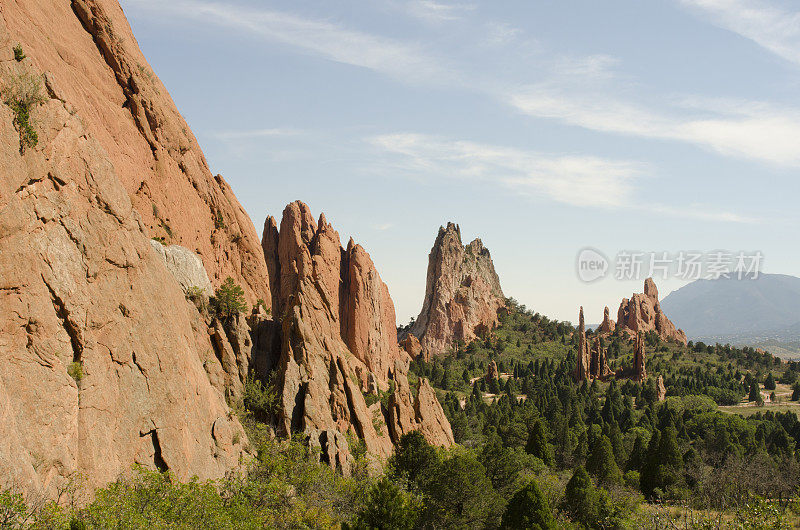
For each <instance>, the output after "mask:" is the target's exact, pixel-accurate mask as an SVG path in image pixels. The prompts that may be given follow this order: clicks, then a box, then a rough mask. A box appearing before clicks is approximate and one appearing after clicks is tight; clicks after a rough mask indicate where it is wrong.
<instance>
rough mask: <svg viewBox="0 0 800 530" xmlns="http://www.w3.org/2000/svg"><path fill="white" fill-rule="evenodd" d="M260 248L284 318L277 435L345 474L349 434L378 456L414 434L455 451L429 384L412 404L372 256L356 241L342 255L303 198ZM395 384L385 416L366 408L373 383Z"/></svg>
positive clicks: (269, 224) (271, 223)
mask: <svg viewBox="0 0 800 530" xmlns="http://www.w3.org/2000/svg"><path fill="white" fill-rule="evenodd" d="M262 247H263V251H264V256H265V258H266V263H267V270H268V271H269V274H270V280H271V281H270V284H271V285H272V304H273V309H274V311H275V312H276V314H279V315H281V318H282V333H281V339H280V340H281V349H280V358H279V360H278V361H277V367H276V370H277V374H278V378H277V381H278V386H279V390H280V394H281V404H282V408H283V418H282V420H281V425H280V430H281V431H282V432H284V433H289V432H297V431H300V432H305V433H307V434H308V435H309V436H310V438H311V440H312V443H313V444H316V445H319V446H320V447H321V449H322V454H323V458H325V459H327V461H328V462H329V463H330V464H331V465H337V466H339V467H341V468H342V470H343V471H345V472H347V470H348V462H349V460H350V457H349V448H348V444H347V440H346V438H345V437H344V436H342V435H343V434H345V433H348V432H349V433H351V434H352V435H354V436H356V437H358V438H361V439H363V440H364V442H365V444H366V447H367V451H368V452H369V453H370V454H372V455H375V456H377V457H379V458H382V457H387V456H389V455H390V454H391V451H392V441H396V440H397V438H398V437H399V436H401V435H402V434H404V433H405V432H408V431H409V430H412V429H420V430H421V431H422V432H423V433H425V434H426V436H428V438H429V439H430V440H431V441H432V442H436V443H442V444H443V445H450V444H452V433H451V432H450V427H449V424H447V420H446V419H445V418H444V412H443V411H442V409H441V406H440V405H439V403H438V401H437V400H436V399H435V396H432V395H431V393H430V392H428V391H427V390H425V387H426V384H427V383H425V382H423V383H422V384H421V386H420V389H419V391H418V392H417V397H416V398H413V397H412V393H411V391H410V389H409V388H408V382H407V381H406V379H405V371H406V370H407V366H408V362H409V360H410V357H409V356H408V354H407V353H406V352H405V351H404V350H401V349H400V348H399V347H398V344H397V335H396V333H397V331H396V329H397V328H396V322H395V313H394V304H393V303H392V300H391V298H390V297H389V293H388V289H387V288H386V285H385V284H384V283H383V282H382V281H381V279H380V276H379V275H378V273H377V271H376V270H375V266H374V265H373V263H372V260H371V259H370V257H369V255H368V254H367V253H366V251H364V249H363V248H362V247H361V246H360V245H356V244H355V243H354V242H353V241H352V239H351V240H350V242H349V243H348V245H347V249H343V248H342V246H341V244H340V241H339V234H338V233H337V232H336V231H335V230H334V229H333V227H332V226H331V225H330V224H329V223H328V222H327V221H326V220H325V216H324V215H321V216H320V219H319V222H315V221H314V218H313V217H312V216H311V212H310V210H309V208H308V206H306V205H305V204H303V203H301V202H299V201H298V202H294V203H291V204H290V205H288V206H287V207H286V209H285V210H284V212H283V218H282V220H281V223H280V230H278V228H277V223H276V221H275V219H273V218H268V219H267V221H266V223H265V225H264V234H263V240H262ZM390 380H393V381H394V382H395V392H394V395H393V396H392V399H391V401H390V406H389V410H388V411H383V410H381V409H380V408H376V409H368V407H367V405H366V402H365V400H364V393H365V392H370V391H373V390H374V389H373V388H371V387H372V385H373V382H374V384H376V385H377V386H378V387H379V388H380V389H383V390H385V389H388V388H389V381H390ZM387 427H388V428H387ZM331 444H334V445H331Z"/></svg>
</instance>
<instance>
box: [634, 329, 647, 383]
mask: <svg viewBox="0 0 800 530" xmlns="http://www.w3.org/2000/svg"><path fill="white" fill-rule="evenodd" d="M633 370H634V379H636V380H637V381H644V380H645V379H647V367H646V366H645V351H644V333H642V332H641V331H640V332H638V333H637V334H636V341H635V343H634V347H633Z"/></svg>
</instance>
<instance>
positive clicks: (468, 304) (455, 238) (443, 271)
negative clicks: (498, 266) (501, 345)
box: [409, 223, 506, 355]
mask: <svg viewBox="0 0 800 530" xmlns="http://www.w3.org/2000/svg"><path fill="white" fill-rule="evenodd" d="M505 305H506V302H505V296H504V295H503V290H502V289H501V288H500V279H499V278H498V277H497V273H496V272H495V270H494V264H493V263H492V258H491V255H490V254H489V250H488V249H487V248H485V247H484V246H483V243H482V242H481V240H480V239H475V240H474V241H472V242H471V243H469V244H468V245H466V246H464V245H463V244H462V243H461V230H460V229H459V227H458V225H457V224H454V223H447V227H440V228H439V234H438V236H437V237H436V242H435V243H434V244H433V248H432V249H431V253H430V255H429V256H428V275H427V279H426V285H425V300H424V302H423V304H422V310H421V311H420V313H419V317H418V318H417V320H416V322H414V325H413V326H412V327H411V329H410V330H409V333H410V334H412V335H414V336H416V337H417V338H418V339H419V341H420V343H421V345H422V348H423V349H424V350H425V351H426V354H427V355H437V354H441V353H443V352H444V351H446V350H447V349H448V348H449V347H450V346H452V345H453V343H454V342H455V341H456V340H463V341H465V342H469V341H471V340H473V339H475V338H476V337H477V336H479V335H481V334H482V333H485V332H488V331H490V330H491V329H492V328H494V327H496V326H497V325H498V324H499V320H498V317H497V313H498V311H499V310H500V309H502V308H503V307H505Z"/></svg>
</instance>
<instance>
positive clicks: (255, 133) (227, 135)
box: [211, 129, 302, 140]
mask: <svg viewBox="0 0 800 530" xmlns="http://www.w3.org/2000/svg"><path fill="white" fill-rule="evenodd" d="M300 134H302V131H300V130H298V129H250V130H245V131H219V132H216V133H212V134H211V136H213V137H214V138H216V139H218V140H252V139H258V138H282V137H287V136H298V135H300Z"/></svg>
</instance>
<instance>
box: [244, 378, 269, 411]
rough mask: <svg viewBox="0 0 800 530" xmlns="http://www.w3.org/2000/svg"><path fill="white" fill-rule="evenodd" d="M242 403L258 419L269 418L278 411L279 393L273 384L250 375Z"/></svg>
mask: <svg viewBox="0 0 800 530" xmlns="http://www.w3.org/2000/svg"><path fill="white" fill-rule="evenodd" d="M242 404H243V405H244V408H245V410H247V411H249V412H251V413H252V414H253V415H254V416H255V417H256V418H257V419H260V420H267V419H269V417H270V416H272V415H273V414H275V413H276V412H278V394H277V392H275V389H274V388H273V386H272V384H270V383H268V384H263V383H262V382H261V381H260V380H258V379H256V378H254V377H252V376H250V377H248V378H247V382H245V385H244V395H243V396H242Z"/></svg>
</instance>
